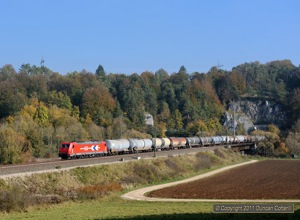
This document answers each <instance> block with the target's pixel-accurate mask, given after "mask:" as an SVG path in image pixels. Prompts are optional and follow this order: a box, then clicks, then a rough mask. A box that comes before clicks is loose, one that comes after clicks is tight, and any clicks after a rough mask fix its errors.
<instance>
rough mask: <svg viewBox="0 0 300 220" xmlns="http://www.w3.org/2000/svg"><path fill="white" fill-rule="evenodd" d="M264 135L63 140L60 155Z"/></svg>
mask: <svg viewBox="0 0 300 220" xmlns="http://www.w3.org/2000/svg"><path fill="white" fill-rule="evenodd" d="M264 139H265V137H264V136H257V135H255V136H246V135H238V136H235V137H232V136H212V137H169V138H152V139H134V138H132V139H118V140H105V141H86V142H62V143H61V145H60V148H59V157H61V158H62V159H76V158H85V157H101V156H106V155H113V154H124V153H136V152H147V151H160V150H172V149H180V148H191V147H205V146H216V145H224V144H236V143H247V142H248V143H250V142H253V143H254V142H259V141H262V140H264Z"/></svg>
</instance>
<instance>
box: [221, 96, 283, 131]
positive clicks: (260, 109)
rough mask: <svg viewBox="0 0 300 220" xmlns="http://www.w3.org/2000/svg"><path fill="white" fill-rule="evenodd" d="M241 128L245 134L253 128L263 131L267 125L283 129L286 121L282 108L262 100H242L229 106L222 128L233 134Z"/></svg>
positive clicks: (269, 101)
mask: <svg viewBox="0 0 300 220" xmlns="http://www.w3.org/2000/svg"><path fill="white" fill-rule="evenodd" d="M233 121H235V129H236V130H237V129H241V128H243V129H244V131H246V132H247V133H249V132H251V131H253V130H254V129H255V128H257V129H264V128H265V127H266V126H267V125H269V124H275V125H277V126H278V127H285V126H286V124H287V121H288V116H287V112H286V111H285V110H284V107H283V106H282V105H281V104H280V103H278V102H275V101H271V100H262V99H253V98H252V99H250V98H249V99H247V98H246V99H243V100H240V101H235V102H232V103H230V104H229V106H228V110H227V111H226V113H225V115H224V126H227V127H228V129H229V130H230V131H231V132H233Z"/></svg>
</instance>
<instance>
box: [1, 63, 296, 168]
mask: <svg viewBox="0 0 300 220" xmlns="http://www.w3.org/2000/svg"><path fill="white" fill-rule="evenodd" d="M245 97H256V98H264V99H273V100H276V101H277V102H280V103H281V104H282V105H283V106H285V107H286V109H287V110H288V112H289V119H290V121H291V122H293V121H297V120H298V119H299V112H300V68H299V67H296V66H294V65H293V64H292V63H291V61H289V60H281V61H272V62H269V63H266V64H261V63H259V62H252V63H244V64H241V65H239V66H236V67H234V68H233V69H232V70H231V71H226V70H223V69H219V68H217V67H212V68H211V69H210V70H209V71H208V72H207V73H199V72H193V73H188V72H187V70H186V68H185V67H184V66H181V67H180V68H179V70H178V72H175V73H168V72H167V71H165V70H164V69H159V70H158V71H156V72H155V73H152V72H147V71H146V72H143V73H141V74H136V73H134V74H130V75H128V74H116V73H106V72H105V70H104V68H103V66H102V65H99V66H98V68H97V69H96V70H95V72H94V73H92V72H87V71H85V70H82V71H80V72H77V71H75V72H71V73H68V74H65V75H62V74H60V73H57V72H53V71H52V70H50V69H49V68H47V67H46V66H41V67H38V66H35V65H30V64H23V65H22V66H21V67H20V68H19V70H18V71H16V70H15V69H14V67H13V66H12V65H9V64H8V65H5V66H3V67H2V68H0V120H1V124H0V162H1V163H18V162H22V161H28V160H30V158H32V156H34V157H47V156H51V155H54V154H56V153H57V149H58V146H59V144H60V142H61V141H73V140H103V139H118V138H129V137H130V138H134V137H136V138H141V137H154V136H159V137H164V136H166V135H168V136H192V135H196V134H198V135H199V134H200V133H201V135H215V134H225V131H224V127H223V126H222V114H223V113H224V111H225V110H226V107H227V105H228V104H229V103H230V102H231V101H232V100H239V99H241V98H245ZM146 112H147V113H149V114H151V115H152V116H153V118H154V126H149V125H147V124H146V123H145V113H146Z"/></svg>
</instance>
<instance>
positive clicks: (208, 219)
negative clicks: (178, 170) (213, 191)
mask: <svg viewBox="0 0 300 220" xmlns="http://www.w3.org/2000/svg"><path fill="white" fill-rule="evenodd" d="M100 219H103V218H99V219H98V218H96V219H94V220H100ZM117 219H125V220H127V219H133V220H140V219H143V220H171V219H172V220H173V219H175V220H176V219H178V220H193V219H197V220H198V219H204V220H223V219H228V220H229V219H230V220H245V219H255V220H256V219H264V220H265V219H275V220H281V219H282V220H283V219H284V220H285V219H289V220H294V219H295V220H296V219H300V210H296V211H295V212H294V213H260V214H258V213H246V214H245V213H230V214H217V213H198V214H175V213H174V214H164V215H143V216H138V215H137V216H134V217H129V218H126V217H125V218H109V219H107V220H117Z"/></svg>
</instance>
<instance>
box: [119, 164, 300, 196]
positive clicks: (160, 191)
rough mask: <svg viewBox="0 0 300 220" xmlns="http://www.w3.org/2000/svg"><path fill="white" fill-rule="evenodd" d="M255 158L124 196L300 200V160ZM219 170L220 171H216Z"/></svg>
mask: <svg viewBox="0 0 300 220" xmlns="http://www.w3.org/2000/svg"><path fill="white" fill-rule="evenodd" d="M253 162H254V161H252V163H250V164H249V163H248V165H247V166H240V167H237V166H229V167H225V168H222V169H220V170H216V171H213V172H210V173H207V174H205V175H200V176H197V177H194V178H192V179H188V180H185V181H179V182H175V183H171V184H169V185H168V184H163V185H159V186H153V187H147V188H146V189H139V190H135V191H133V192H130V193H128V194H126V195H124V196H123V197H124V198H127V199H138V200H149V201H232V202H234V201H241V200H242V201H253V202H262V201H264V202H277V201H281V202H300V187H299V185H300V161H299V160H298V161H291V160H269V161H263V162H259V163H253ZM244 164H245V163H244ZM244 164H240V165H244ZM234 167H235V169H231V168H234ZM229 169H230V170H229ZM216 173H219V174H218V175H214V174H216ZM212 175H213V176H212ZM208 176H210V177H208ZM206 177H207V178H206ZM170 186H171V187H170ZM166 187H167V188H166ZM154 190H155V191H154ZM147 192H151V193H149V195H148V196H149V197H155V198H149V197H145V196H144V194H145V193H147Z"/></svg>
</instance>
